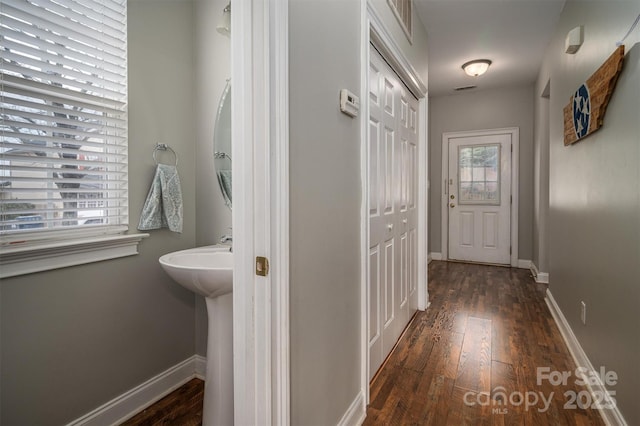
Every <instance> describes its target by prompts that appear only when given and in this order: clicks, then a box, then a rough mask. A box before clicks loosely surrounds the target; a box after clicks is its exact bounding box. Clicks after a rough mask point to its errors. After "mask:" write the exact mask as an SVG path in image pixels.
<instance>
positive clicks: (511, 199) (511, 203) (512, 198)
mask: <svg viewBox="0 0 640 426" xmlns="http://www.w3.org/2000/svg"><path fill="white" fill-rule="evenodd" d="M510 198H511V204H513V195H511V196H510Z"/></svg>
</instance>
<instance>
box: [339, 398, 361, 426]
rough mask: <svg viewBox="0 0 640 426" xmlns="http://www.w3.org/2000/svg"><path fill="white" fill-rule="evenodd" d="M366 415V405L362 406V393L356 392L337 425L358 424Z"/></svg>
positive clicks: (352, 425)
mask: <svg viewBox="0 0 640 426" xmlns="http://www.w3.org/2000/svg"><path fill="white" fill-rule="evenodd" d="M366 415H367V411H366V407H365V406H364V393H363V392H362V391H360V392H358V395H356V399H354V400H353V402H352V403H351V405H350V406H349V408H348V409H347V411H346V412H345V413H344V416H342V418H341V419H340V421H339V422H338V426H360V425H361V424H362V422H363V421H364V418H365V417H366Z"/></svg>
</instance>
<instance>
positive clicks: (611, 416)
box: [545, 289, 627, 426]
mask: <svg viewBox="0 0 640 426" xmlns="http://www.w3.org/2000/svg"><path fill="white" fill-rule="evenodd" d="M545 302H547V306H548V307H549V310H550V311H551V315H552V316H553V319H554V320H555V322H556V324H557V326H558V328H559V329H560V334H562V338H563V339H564V341H565V343H566V344H567V347H568V348H569V352H570V353H571V356H572V357H573V360H574V362H575V363H576V366H578V367H584V368H586V369H588V371H592V372H595V371H598V370H596V369H595V368H593V364H591V361H590V360H589V358H588V357H587V354H586V353H585V352H584V349H582V346H581V345H580V342H579V341H578V339H577V338H576V335H575V334H574V333H573V330H572V329H571V326H570V325H569V322H567V318H566V317H565V316H564V314H563V313H562V311H561V310H560V307H559V306H558V304H557V303H556V301H555V299H554V298H553V295H552V294H551V291H550V290H549V289H547V297H546V298H545ZM594 376H595V378H596V379H597V383H596V384H590V383H587V388H588V389H589V392H590V393H591V395H593V400H594V401H596V400H597V401H600V400H601V398H600V396H601V395H607V388H606V387H605V386H604V384H603V383H602V381H601V380H600V376H599V375H598V374H596V375H594ZM605 401H606V399H605ZM599 411H600V415H601V416H602V419H603V420H604V422H605V423H606V424H607V426H627V422H626V421H625V419H624V417H622V413H621V412H620V410H619V409H618V407H617V406H615V408H613V409H601V410H599Z"/></svg>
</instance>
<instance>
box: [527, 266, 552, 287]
mask: <svg viewBox="0 0 640 426" xmlns="http://www.w3.org/2000/svg"><path fill="white" fill-rule="evenodd" d="M530 269H531V273H532V274H533V277H534V278H535V280H536V282H537V283H540V284H549V273H548V272H540V271H538V267H537V266H536V264H535V263H533V262H531V268H530Z"/></svg>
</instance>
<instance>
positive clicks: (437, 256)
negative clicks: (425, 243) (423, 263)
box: [429, 252, 442, 260]
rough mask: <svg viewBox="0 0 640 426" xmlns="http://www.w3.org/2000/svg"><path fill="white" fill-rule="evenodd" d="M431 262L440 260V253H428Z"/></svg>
mask: <svg viewBox="0 0 640 426" xmlns="http://www.w3.org/2000/svg"><path fill="white" fill-rule="evenodd" d="M429 256H430V257H431V260H442V253H435V252H434V253H429Z"/></svg>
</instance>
